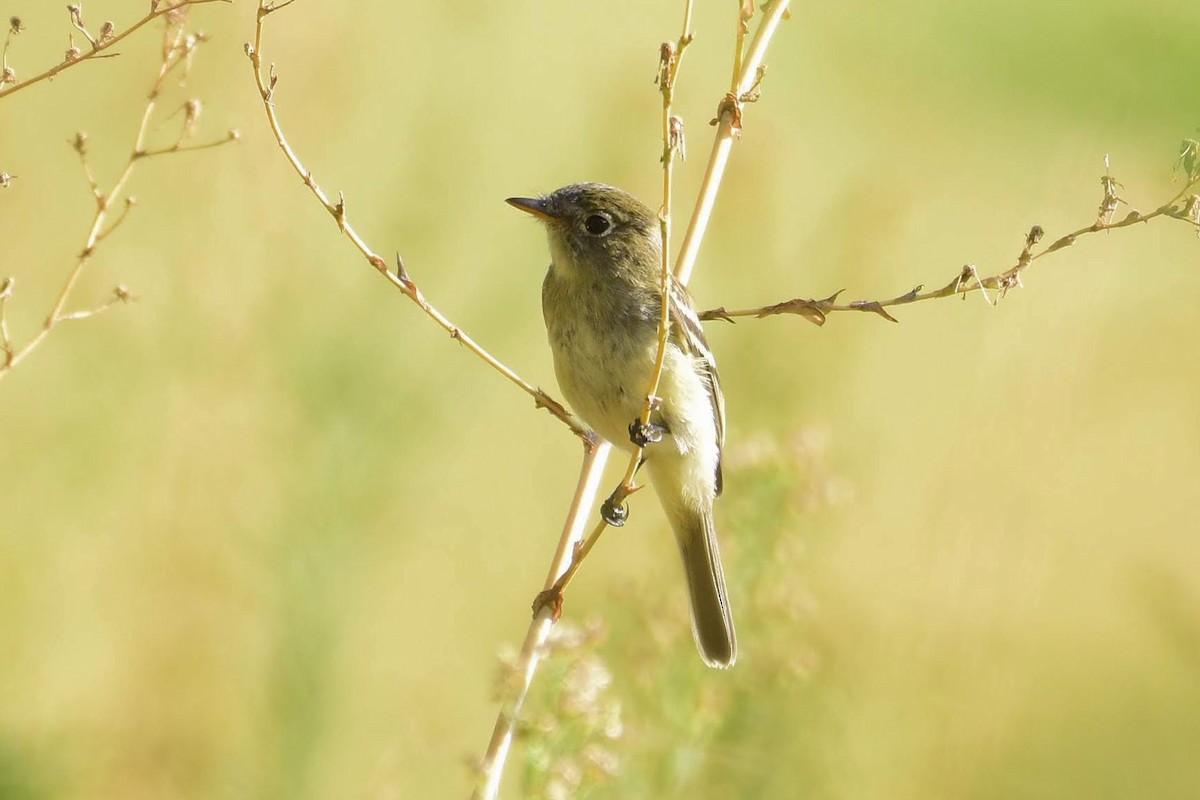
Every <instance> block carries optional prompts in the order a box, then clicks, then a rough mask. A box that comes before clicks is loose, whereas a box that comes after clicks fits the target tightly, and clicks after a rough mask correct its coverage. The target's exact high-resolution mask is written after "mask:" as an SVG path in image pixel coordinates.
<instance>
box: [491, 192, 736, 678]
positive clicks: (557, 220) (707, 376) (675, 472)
mask: <svg viewBox="0 0 1200 800" xmlns="http://www.w3.org/2000/svg"><path fill="white" fill-rule="evenodd" d="M507 202H508V203H509V204H510V205H512V206H514V207H516V208H518V209H520V210H522V211H525V212H528V213H530V214H532V215H534V216H535V217H537V218H538V219H540V220H541V221H542V222H543V223H544V224H545V226H546V233H547V234H548V236H549V239H550V269H549V271H548V272H547V273H546V279H545V281H544V282H543V283H542V313H543V315H544V316H545V319H546V331H547V333H548V334H549V338H550V349H551V351H552V352H553V354H554V372H555V374H556V375H557V377H558V385H559V386H560V387H561V388H562V393H563V395H565V396H566V398H567V401H568V402H569V403H570V404H571V406H572V407H573V408H574V409H575V412H576V413H577V414H579V416H580V417H581V418H582V419H583V421H584V422H586V423H587V424H588V425H590V426H591V427H592V429H593V430H595V431H596V433H598V434H600V435H601V436H603V437H604V438H605V439H607V440H608V441H610V442H612V443H613V444H614V445H616V446H618V447H622V448H624V449H626V450H632V449H633V448H634V443H633V440H632V439H633V437H634V436H640V439H641V441H647V440H648V441H649V443H648V444H647V446H646V448H645V450H644V459H645V467H646V469H647V470H648V471H649V474H650V482H651V483H652V484H653V485H654V489H655V492H656V493H657V494H658V498H659V500H660V501H661V502H662V507H663V510H664V511H665V512H666V515H667V519H668V520H669V521H670V524H671V528H672V529H673V530H674V532H675V540H676V541H677V542H678V544H679V552H680V554H681V555H682V556H683V570H684V573H685V574H686V576H687V585H688V593H689V595H690V596H691V601H692V633H693V635H694V636H695V639H696V646H697V647H698V648H699V650H700V655H701V657H702V658H703V659H704V662H705V663H706V664H708V665H709V666H710V667H718V668H724V667H730V666H733V662H734V659H735V658H736V657H737V642H736V639H735V637H734V633H733V617H732V615H731V614H730V611H729V599H728V594H727V592H726V589H725V576H724V574H723V572H722V570H721V556H720V553H719V552H718V550H717V533H716V529H715V528H714V527H713V500H715V499H716V497H717V495H719V494H720V493H721V448H722V446H723V445H724V441H725V402H724V397H723V396H722V394H721V384H720V381H719V379H718V378H717V364H716V361H715V360H714V359H713V355H712V353H711V352H710V351H709V349H708V344H707V342H706V341H705V339H704V331H703V330H702V329H701V327H700V320H699V318H698V317H697V316H696V311H695V308H694V306H693V304H692V299H691V296H690V295H689V294H688V292H687V289H686V288H684V286H683V285H682V284H680V283H679V282H678V281H676V280H675V279H674V278H672V279H671V287H670V292H669V297H668V303H669V308H668V310H669V313H670V320H671V330H670V339H669V343H668V346H667V352H666V360H665V362H664V364H663V370H662V377H661V380H660V383H659V387H658V396H659V397H660V398H661V399H662V405H661V407H660V408H659V409H658V410H657V411H656V412H654V414H652V415H651V419H650V425H649V426H647V427H646V428H642V429H639V428H638V426H637V425H636V424H635V423H636V421H637V420H638V417H639V415H640V414H641V412H642V404H643V402H644V399H645V392H646V389H647V388H648V387H649V384H650V376H651V371H652V370H653V369H654V362H655V357H656V355H657V351H658V323H659V315H660V310H661V308H662V305H661V294H660V288H661V274H662V273H661V269H662V234H661V232H660V229H659V220H658V214H657V213H656V212H654V211H652V210H651V209H650V208H648V207H647V206H646V205H645V204H643V203H642V202H640V201H639V200H637V198H635V197H633V196H632V195H630V194H628V193H626V192H623V191H621V190H620V189H616V188H614V187H612V186H605V185H603V184H599V183H580V184H574V185H572V186H565V187H563V188H561V189H559V190H558V191H556V192H553V193H551V194H549V195H546V196H544V197H538V198H528V197H510V198H508V200H507Z"/></svg>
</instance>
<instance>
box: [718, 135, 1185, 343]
mask: <svg viewBox="0 0 1200 800" xmlns="http://www.w3.org/2000/svg"><path fill="white" fill-rule="evenodd" d="M1188 144H1189V142H1184V147H1185V150H1186V147H1187V146H1188ZM1119 186H1120V184H1119V183H1117V181H1116V180H1115V179H1114V178H1112V177H1111V176H1110V175H1109V174H1108V173H1107V171H1106V172H1105V175H1104V176H1103V177H1102V178H1101V188H1102V189H1103V192H1104V197H1103V198H1102V200H1101V202H1100V207H1099V210H1098V212H1097V219H1096V221H1095V222H1093V223H1091V224H1090V225H1085V226H1083V227H1081V228H1079V229H1077V230H1074V231H1071V232H1070V233H1068V234H1066V235H1064V236H1060V237H1059V238H1057V239H1055V240H1054V241H1053V242H1051V243H1050V244H1049V245H1047V246H1046V247H1044V248H1043V249H1042V250H1041V251H1040V252H1038V253H1034V252H1033V250H1034V247H1035V246H1036V245H1037V244H1038V243H1039V242H1041V240H1042V238H1043V236H1044V231H1043V230H1042V228H1041V226H1040V225H1034V226H1033V227H1032V228H1031V229H1030V231H1029V233H1028V234H1026V236H1025V244H1024V248H1023V249H1022V250H1021V253H1020V255H1019V256H1017V262H1016V263H1015V264H1013V265H1012V266H1011V267H1008V268H1007V269H1005V270H1002V271H1000V272H997V273H995V274H993V275H989V276H987V277H980V276H979V271H978V269H977V268H976V266H975V265H974V264H967V265H966V266H964V267H963V268H962V269H961V270H960V271H959V272H958V274H956V275H955V276H954V277H953V278H951V279H950V281H949V282H948V283H946V284H945V285H944V286H942V287H941V288H940V289H932V290H930V291H922V290H923V289H924V288H925V287H924V286H923V285H921V286H917V287H915V288H914V289H912V290H911V291H908V292H906V293H904V294H902V295H899V296H898V297H892V298H888V299H883V300H852V301H850V302H849V303H838V298H839V296H840V295H841V294H842V292H841V291H837V292H834V293H833V294H832V295H830V296H829V297H825V298H823V299H819V300H814V299H805V298H795V299H792V300H785V301H783V302H781V303H774V304H772V305H767V306H760V307H758V308H743V309H737V310H734V311H729V310H727V309H725V308H713V309H709V310H707V311H703V312H701V313H700V319H702V320H726V321H728V322H732V321H733V320H734V318H737V317H755V318H762V317H771V316H775V315H777V314H796V315H798V316H801V317H804V318H805V319H807V320H808V321H809V322H812V323H813V324H815V325H824V324H825V319H826V317H827V316H828V315H829V314H831V313H833V312H835V311H865V312H868V313H872V314H877V315H878V316H880V317H882V318H883V319H886V320H888V321H890V322H898V321H899V320H897V319H896V318H895V317H893V316H892V315H891V314H889V313H888V312H887V310H886V309H889V308H894V307H896V306H904V305H909V304H911V303H919V302H921V301H924V300H936V299H938V298H942V297H954V296H965V295H967V294H970V293H971V292H980V293H981V294H982V295H983V296H984V298H985V299H986V300H987V301H988V303H989V304H992V303H993V301H992V298H991V296H990V295H989V294H988V292H989V291H993V292H996V294H997V297H1004V296H1005V295H1006V294H1007V293H1008V292H1009V290H1011V289H1013V288H1017V287H1023V286H1024V283H1023V282H1022V280H1021V275H1022V274H1023V273H1024V272H1025V270H1026V269H1027V268H1028V267H1029V265H1030V264H1032V263H1033V262H1034V261H1037V260H1038V259H1039V258H1042V257H1044V256H1048V255H1050V254H1051V253H1055V252H1058V251H1059V250H1062V249H1064V248H1067V247H1070V246H1071V245H1073V244H1075V242H1076V241H1077V240H1078V239H1079V238H1080V237H1081V236H1086V235H1088V234H1092V233H1100V232H1101V231H1116V230H1121V229H1122V228H1129V227H1132V226H1134V225H1139V224H1145V223H1149V222H1150V221H1152V220H1154V219H1158V218H1164V219H1166V218H1169V219H1176V220H1179V221H1181V222H1184V223H1186V224H1188V225H1191V226H1192V227H1194V228H1196V229H1197V230H1198V231H1200V197H1198V196H1197V195H1195V194H1192V192H1195V191H1197V190H1198V189H1200V174H1191V173H1190V172H1189V173H1187V177H1186V178H1185V180H1184V185H1183V188H1182V189H1180V190H1179V191H1178V192H1176V193H1175V195H1174V196H1173V197H1171V199H1169V200H1168V201H1167V202H1165V203H1163V204H1162V205H1160V206H1159V207H1158V208H1156V209H1155V210H1154V211H1151V212H1150V213H1148V214H1142V213H1139V212H1138V211H1130V212H1129V213H1128V214H1127V215H1126V216H1125V217H1123V218H1122V219H1120V220H1118V221H1116V222H1113V221H1111V218H1112V216H1113V214H1112V212H1113V211H1114V210H1115V209H1116V205H1117V203H1118V202H1124V200H1121V198H1119V197H1117V194H1116V190H1117V188H1118V187H1119ZM1180 201H1183V202H1182V204H1181V202H1180Z"/></svg>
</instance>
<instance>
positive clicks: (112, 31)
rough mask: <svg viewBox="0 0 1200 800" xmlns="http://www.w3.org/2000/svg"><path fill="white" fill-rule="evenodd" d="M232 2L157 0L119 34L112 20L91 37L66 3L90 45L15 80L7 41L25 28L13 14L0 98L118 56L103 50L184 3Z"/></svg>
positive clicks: (74, 8) (219, 0)
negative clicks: (169, 0)
mask: <svg viewBox="0 0 1200 800" xmlns="http://www.w3.org/2000/svg"><path fill="white" fill-rule="evenodd" d="M232 2H233V0H178V2H174V3H160V2H158V1H157V0H156V1H155V2H152V3H151V4H150V13H149V14H147V15H146V16H144V17H142V18H141V19H139V20H138V21H137V22H135V23H133V24H132V25H130V26H129V27H128V28H126V29H125V30H124V31H122V32H121V33H117V32H116V27H115V26H114V25H113V23H111V22H105V23H104V24H103V25H102V26H101V28H100V33H99V35H98V36H93V35H92V34H91V33H90V32H89V31H88V30H87V27H86V26H85V25H84V24H83V18H82V11H81V9H80V7H79V6H78V5H75V4H72V5H69V6H67V13H68V14H70V19H71V27H73V28H74V29H75V30H77V31H79V32H80V33H82V34H83V36H84V38H85V39H87V40H88V43H89V44H90V45H91V49H89V50H88V51H87V52H84V51H82V50H81V49H80V48H78V47H75V46H74V45H71V47H70V49H68V50H67V55H66V58H64V59H63V60H62V61H60V62H59V63H57V64H55V65H54V66H53V67H51V68H50V69H48V70H46V71H45V72H43V73H41V74H40V75H36V76H34V77H32V78H30V79H28V80H24V81H20V80H17V73H16V71H15V70H13V69H12V68H11V67H10V66H9V64H8V43H9V40H10V39H11V38H12V36H13V35H14V34H16V33H18V32H19V31H21V30H24V28H23V27H22V25H21V20H20V19H19V18H18V17H13V18H12V20H11V24H10V27H9V34H8V39H6V40H5V42H4V65H3V77H2V78H0V99H2V98H5V97H8V96H9V95H11V94H16V93H17V92H19V91H21V90H22V89H27V88H29V87H30V86H33V85H35V84H38V83H41V82H42V81H45V80H49V79H51V78H53V77H54V76H55V75H58V74H59V73H60V72H63V71H64V70H67V69H70V68H71V67H74V66H77V65H79V64H82V63H84V62H85V61H88V60H89V59H93V58H109V57H111V56H113V55H117V54H116V53H108V54H106V53H105V51H107V50H110V49H112V47H114V46H115V45H116V44H118V43H119V42H121V41H122V40H124V39H126V38H128V37H129V36H131V35H132V34H134V33H136V32H137V31H138V30H140V29H141V28H142V27H144V26H145V25H147V24H148V23H150V22H153V21H154V20H156V19H158V18H159V17H162V16H166V15H167V14H172V13H174V12H176V11H179V10H180V9H183V8H186V7H187V6H199V5H204V4H206V3H232ZM5 86H7V88H5Z"/></svg>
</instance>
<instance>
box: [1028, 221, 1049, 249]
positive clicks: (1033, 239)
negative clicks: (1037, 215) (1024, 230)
mask: <svg viewBox="0 0 1200 800" xmlns="http://www.w3.org/2000/svg"><path fill="white" fill-rule="evenodd" d="M1045 235H1046V232H1045V231H1044V230H1042V226H1041V225H1034V226H1033V227H1032V228H1030V229H1029V235H1028V236H1026V237H1025V246H1026V247H1033V246H1034V245H1035V244H1037V243H1038V242H1040V241H1041V240H1042V237H1043V236H1045Z"/></svg>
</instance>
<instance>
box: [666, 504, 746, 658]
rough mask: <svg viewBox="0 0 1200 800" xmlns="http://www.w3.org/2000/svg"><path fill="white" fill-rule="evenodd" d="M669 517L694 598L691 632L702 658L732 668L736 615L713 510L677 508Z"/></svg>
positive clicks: (735, 641)
mask: <svg viewBox="0 0 1200 800" xmlns="http://www.w3.org/2000/svg"><path fill="white" fill-rule="evenodd" d="M668 516H669V517H671V526H672V527H673V528H674V529H675V539H676V541H678V543H679V553H680V555H681V556H683V571H684V574H685V575H686V576H687V585H688V594H689V595H690V596H691V600H692V635H693V636H695V638H696V647H697V648H699V650H700V657H701V658H703V659H704V663H705V664H708V666H710V667H715V668H717V669H726V668H728V667H732V666H733V662H734V660H735V659H736V658H737V637H736V636H735V635H734V632H733V615H732V614H731V613H730V611H729V598H728V593H727V592H726V590H725V573H724V572H723V571H722V569H721V554H720V552H719V551H718V550H717V532H716V529H715V528H714V527H713V520H712V512H711V511H710V512H708V513H700V512H697V511H694V510H692V509H686V508H676V509H675V510H674V513H669V514H668Z"/></svg>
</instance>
